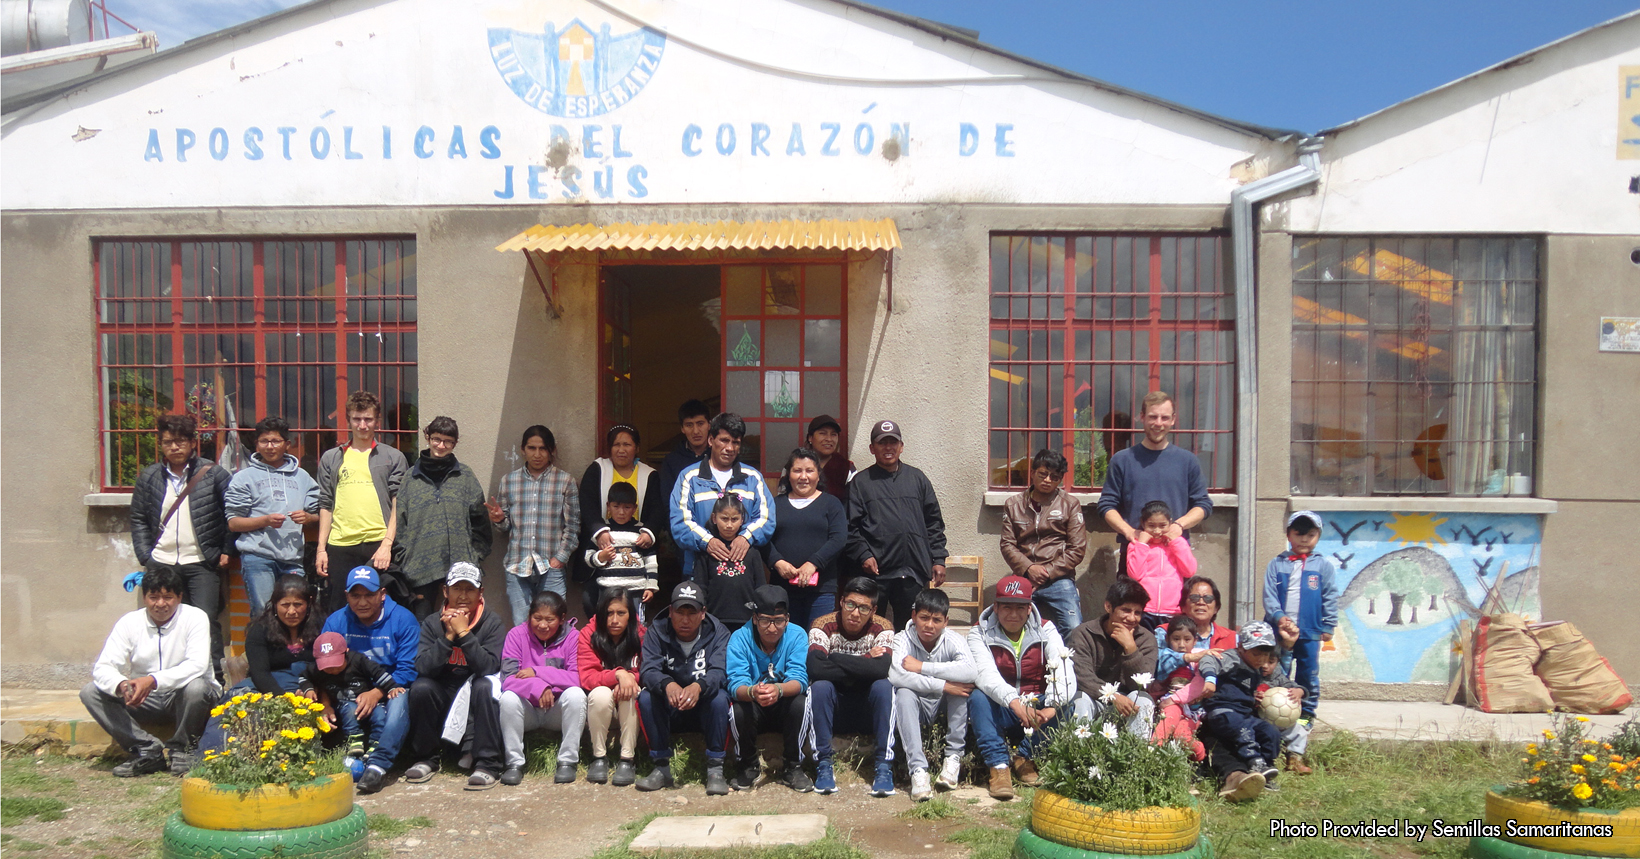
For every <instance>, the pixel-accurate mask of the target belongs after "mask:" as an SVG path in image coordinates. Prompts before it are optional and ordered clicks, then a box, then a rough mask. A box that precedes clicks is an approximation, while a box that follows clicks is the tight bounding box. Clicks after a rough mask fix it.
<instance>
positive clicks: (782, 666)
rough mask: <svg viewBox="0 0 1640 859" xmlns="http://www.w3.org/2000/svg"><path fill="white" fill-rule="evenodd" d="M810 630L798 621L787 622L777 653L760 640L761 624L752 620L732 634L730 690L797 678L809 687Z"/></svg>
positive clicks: (805, 687) (801, 683)
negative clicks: (796, 622)
mask: <svg viewBox="0 0 1640 859" xmlns="http://www.w3.org/2000/svg"><path fill="white" fill-rule="evenodd" d="M808 650H809V634H808V633H807V632H805V631H804V630H803V628H802V627H800V626H798V625H797V624H793V623H788V624H786V633H785V634H784V635H782V636H781V637H780V641H779V642H777V643H776V644H775V648H774V653H764V652H763V648H762V647H760V646H758V643H757V625H756V624H751V623H748V624H746V625H745V626H743V627H741V628H740V629H737V630H735V634H734V635H732V636H730V637H729V653H728V660H729V691H730V693H733V692H734V691H735V690H736V689H739V688H740V687H742V686H756V685H757V684H759V683H784V682H786V681H787V680H796V681H797V685H798V686H799V687H800V688H802V690H803V691H805V692H807V691H808V689H809V663H808Z"/></svg>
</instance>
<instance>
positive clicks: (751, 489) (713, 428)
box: [669, 412, 774, 577]
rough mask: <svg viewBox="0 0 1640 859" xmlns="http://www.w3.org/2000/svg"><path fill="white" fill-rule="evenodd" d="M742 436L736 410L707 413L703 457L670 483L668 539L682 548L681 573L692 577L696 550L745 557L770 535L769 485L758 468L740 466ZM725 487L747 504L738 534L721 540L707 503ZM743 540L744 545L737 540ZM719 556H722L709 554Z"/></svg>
mask: <svg viewBox="0 0 1640 859" xmlns="http://www.w3.org/2000/svg"><path fill="white" fill-rule="evenodd" d="M745 437H746V422H745V421H743V420H741V419H740V416H739V415H735V414H730V413H729V412H723V413H722V414H719V415H718V416H717V417H715V418H712V423H711V424H710V425H708V427H707V436H706V456H705V457H703V458H702V459H701V461H700V464H699V465H695V466H691V467H689V468H687V469H684V471H683V473H682V474H679V475H678V482H677V485H676V486H673V487H672V495H671V499H670V504H669V510H670V516H671V525H672V540H673V542H675V543H677V544H678V548H679V549H681V550H683V574H684V576H685V577H689V576H692V575H693V574H694V570H695V555H696V554H697V553H700V552H708V553H710V552H712V551H713V548H714V546H717V547H721V549H720V551H729V552H733V551H736V550H737V549H738V550H739V551H740V552H741V554H740V555H739V556H737V558H738V557H744V556H745V553H746V552H747V551H750V550H751V547H753V546H762V545H766V544H767V543H768V542H769V537H770V536H771V535H773V534H774V503H773V502H772V501H771V500H770V498H769V485H768V484H767V483H764V482H763V475H762V474H759V473H758V471H757V469H755V468H752V469H746V468H742V467H741V465H740V443H741V440H742V439H744V438H745ZM725 492H733V493H734V494H735V495H737V496H739V497H740V503H741V506H743V507H745V508H746V518H745V521H744V523H743V524H742V525H741V526H740V536H738V537H736V538H735V540H734V542H733V543H730V544H725V543H724V542H723V541H722V540H721V539H719V537H718V536H717V534H716V533H715V532H714V531H713V530H712V525H711V520H712V505H714V504H716V503H717V500H718V498H719V497H721V496H722V495H723V493H725ZM743 542H744V545H742V543H743ZM714 557H718V558H722V557H723V556H722V555H714Z"/></svg>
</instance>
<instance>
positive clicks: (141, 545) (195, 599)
mask: <svg viewBox="0 0 1640 859" xmlns="http://www.w3.org/2000/svg"><path fill="white" fill-rule="evenodd" d="M155 426H156V427H157V429H158V432H159V453H160V461H159V462H156V463H154V464H152V465H150V466H148V467H147V468H144V469H143V470H142V473H141V474H139V475H138V476H137V483H136V486H135V488H134V489H133V490H132V492H131V547H132V548H133V549H135V550H136V551H137V562H138V563H140V564H142V565H143V567H144V568H146V569H149V570H154V569H158V568H160V567H168V568H170V569H173V570H175V571H176V573H177V575H178V576H180V577H181V578H182V588H183V590H182V601H183V602H184V603H185V604H187V605H191V606H194V607H196V608H198V609H199V610H200V611H203V612H205V619H206V622H207V624H208V625H209V628H210V633H211V671H212V673H213V674H215V675H216V679H217V681H218V682H221V680H222V624H220V623H219V622H218V621H217V615H219V614H221V613H222V571H223V568H224V567H226V566H227V565H228V550H229V547H230V546H231V545H232V541H231V540H230V539H229V534H228V517H227V514H226V513H224V512H223V510H224V502H225V498H226V495H227V493H228V484H229V482H231V481H232V479H233V475H231V474H229V473H228V470H227V469H225V468H218V467H216V465H215V464H214V463H212V462H211V461H210V460H208V459H203V458H201V457H198V456H195V455H194V451H195V449H196V448H197V446H198V439H197V438H196V435H197V430H196V426H195V424H194V418H193V416H192V415H160V417H159V419H158V420H157V421H155Z"/></svg>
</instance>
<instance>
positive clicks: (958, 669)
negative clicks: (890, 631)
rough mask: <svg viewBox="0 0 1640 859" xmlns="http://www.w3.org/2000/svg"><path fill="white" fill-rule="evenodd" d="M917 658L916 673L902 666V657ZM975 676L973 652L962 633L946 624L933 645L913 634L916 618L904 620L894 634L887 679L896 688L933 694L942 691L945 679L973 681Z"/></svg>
mask: <svg viewBox="0 0 1640 859" xmlns="http://www.w3.org/2000/svg"><path fill="white" fill-rule="evenodd" d="M907 656H912V657H915V658H917V659H918V660H921V662H922V664H923V667H922V672H921V673H920V674H912V673H911V672H910V671H907V670H905V666H904V663H905V658H906V657H907ZM978 676H979V673H978V672H977V671H975V669H974V657H973V654H971V653H969V652H968V644H967V643H966V642H964V641H963V640H962V636H960V635H958V634H956V633H954V632H952V631H951V630H950V629H949V628H947V629H945V630H943V631H942V632H940V637H939V639H938V640H937V641H935V642H934V649H933V650H929V649H928V648H926V647H923V643H922V637H921V636H919V635H917V624H916V621H911V620H908V621H906V623H905V629H902V630H900V631H899V632H897V633H895V634H894V655H893V657H892V658H891V659H890V661H889V663H888V682H890V683H892V684H894V688H896V689H910V690H912V691H914V692H916V693H917V694H918V695H923V696H926V697H934V696H937V695H940V694H942V693H944V691H945V684H946V683H948V682H949V683H973V682H974V681H975V679H976V678H977V677H978Z"/></svg>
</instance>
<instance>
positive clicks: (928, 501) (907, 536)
mask: <svg viewBox="0 0 1640 859" xmlns="http://www.w3.org/2000/svg"><path fill="white" fill-rule="evenodd" d="M904 450H905V444H904V442H903V441H901V437H900V425H899V424H897V423H895V422H894V421H878V422H877V423H875V424H872V426H871V455H872V456H874V457H876V458H877V462H876V463H875V464H873V465H872V466H871V467H870V468H867V469H866V470H865V471H862V472H860V473H859V474H857V475H855V476H854V479H853V480H851V481H849V491H848V492H849V494H848V546H847V548H846V549H845V551H847V552H848V556H849V557H850V558H851V559H853V560H854V562H855V563H856V564H859V565H860V569H861V570H863V571H864V572H865V574H866V575H868V576H874V577H875V578H876V579H877V583H878V585H880V586H881V587H882V589H883V599H882V602H886V603H888V605H889V606H890V607H891V608H892V609H893V611H894V623H895V625H896V626H904V625H905V623H906V621H908V620H910V619H911V603H912V601H913V600H915V599H916V598H917V594H918V592H920V591H921V590H922V589H923V588H924V587H925V586H928V585H932V586H934V587H939V586H940V585H943V584H945V518H944V517H943V516H941V515H940V500H939V498H937V497H935V495H934V484H932V483H930V482H928V476H927V475H925V474H923V473H922V471H920V470H918V469H917V468H915V467H913V466H910V465H906V464H905V463H903V462H901V461H900V454H901V452H903V451H904Z"/></svg>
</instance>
